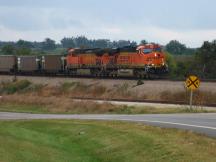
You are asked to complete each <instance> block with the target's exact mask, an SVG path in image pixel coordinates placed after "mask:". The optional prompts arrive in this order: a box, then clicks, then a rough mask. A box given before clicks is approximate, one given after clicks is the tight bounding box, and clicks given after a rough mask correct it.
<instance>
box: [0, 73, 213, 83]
mask: <svg viewBox="0 0 216 162" xmlns="http://www.w3.org/2000/svg"><path fill="white" fill-rule="evenodd" d="M1 75H5V76H29V77H53V78H82V79H106V80H155V81H157V80H158V81H173V82H175V81H176V82H179V81H182V82H184V81H185V79H171V78H169V77H161V78H148V79H146V78H136V77H126V76H119V77H116V78H112V77H95V76H91V75H85V76H84V75H76V76H72V75H66V74H65V75H64V74H57V75H51V74H46V75H45V74H16V75H14V74H4V73H0V76H1ZM201 81H202V82H216V79H201Z"/></svg>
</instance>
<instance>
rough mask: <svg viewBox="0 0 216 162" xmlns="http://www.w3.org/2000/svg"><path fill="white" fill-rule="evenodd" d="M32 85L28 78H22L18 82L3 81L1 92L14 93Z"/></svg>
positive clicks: (0, 86) (0, 87)
mask: <svg viewBox="0 0 216 162" xmlns="http://www.w3.org/2000/svg"><path fill="white" fill-rule="evenodd" d="M30 85H31V82H30V81H28V80H20V81H16V82H2V83H1V85H0V93H6V94H13V93H16V92H20V91H22V90H24V89H26V88H27V87H29V86H30Z"/></svg>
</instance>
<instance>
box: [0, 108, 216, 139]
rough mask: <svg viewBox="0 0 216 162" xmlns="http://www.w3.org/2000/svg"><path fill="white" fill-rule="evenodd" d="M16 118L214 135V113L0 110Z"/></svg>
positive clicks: (1, 116) (0, 117) (2, 115)
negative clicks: (106, 122)
mask: <svg viewBox="0 0 216 162" xmlns="http://www.w3.org/2000/svg"><path fill="white" fill-rule="evenodd" d="M16 119H90V120H119V121H130V122H143V123H146V124H149V125H153V126H160V127H166V128H178V129H185V130H191V131H194V132H198V133H202V134H206V135H208V136H211V137H216V113H211V114H155V115H154V114H151V115H55V114H28V113H8V112H0V120H16Z"/></svg>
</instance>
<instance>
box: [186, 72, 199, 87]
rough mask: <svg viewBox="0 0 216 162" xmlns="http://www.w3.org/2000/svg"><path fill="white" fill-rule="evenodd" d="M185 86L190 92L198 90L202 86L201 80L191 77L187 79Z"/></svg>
mask: <svg viewBox="0 0 216 162" xmlns="http://www.w3.org/2000/svg"><path fill="white" fill-rule="evenodd" d="M185 85H186V87H187V89H189V90H196V89H198V88H199V86H200V80H199V78H198V77H197V76H194V75H191V76H189V77H188V78H187V79H186V82H185Z"/></svg>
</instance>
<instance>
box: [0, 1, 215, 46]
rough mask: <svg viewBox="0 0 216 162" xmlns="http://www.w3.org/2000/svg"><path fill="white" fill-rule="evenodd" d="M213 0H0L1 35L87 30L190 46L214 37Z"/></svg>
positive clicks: (38, 36) (56, 35)
mask: <svg viewBox="0 0 216 162" xmlns="http://www.w3.org/2000/svg"><path fill="white" fill-rule="evenodd" d="M215 6H216V0H155V1H150V0H0V40H3V41H10V40H13V41H14V40H18V39H24V40H31V41H33V40H36V41H41V40H44V38H46V37H50V38H52V39H54V40H56V41H57V42H59V41H60V40H61V39H62V38H63V37H65V36H66V37H71V36H77V35H85V36H87V37H88V38H92V39H93V38H108V39H111V40H119V39H128V40H135V41H140V40H141V39H146V40H147V41H153V42H158V43H160V44H166V43H168V42H169V41H170V40H172V39H177V40H179V41H181V42H182V43H184V44H186V45H187V46H190V47H198V46H200V45H201V44H202V42H203V41H204V40H210V41H211V40H213V39H216V9H215Z"/></svg>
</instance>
